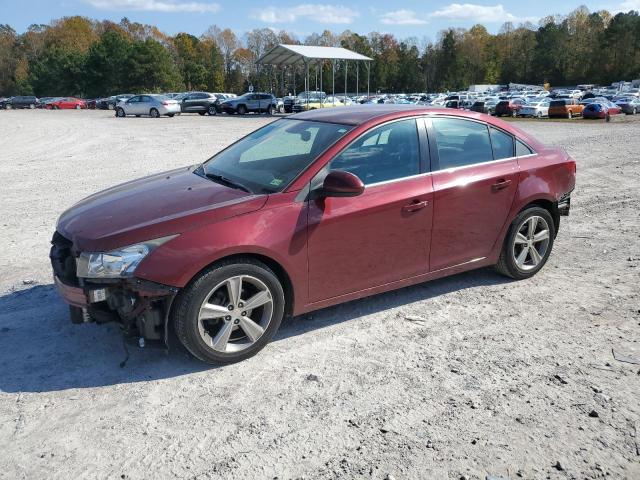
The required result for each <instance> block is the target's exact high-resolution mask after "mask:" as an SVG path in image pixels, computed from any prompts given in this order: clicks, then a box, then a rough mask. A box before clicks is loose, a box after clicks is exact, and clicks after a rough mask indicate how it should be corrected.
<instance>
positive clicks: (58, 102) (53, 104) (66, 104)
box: [45, 97, 87, 110]
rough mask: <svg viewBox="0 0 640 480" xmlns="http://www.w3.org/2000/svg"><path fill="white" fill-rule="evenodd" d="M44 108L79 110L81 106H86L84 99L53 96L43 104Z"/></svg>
mask: <svg viewBox="0 0 640 480" xmlns="http://www.w3.org/2000/svg"><path fill="white" fill-rule="evenodd" d="M45 108H47V109H49V110H63V109H64V110H68V109H74V110H80V109H81V108H87V104H86V103H85V101H84V100H80V99H79V98H74V97H60V98H54V99H52V100H51V101H49V102H47V103H46V104H45Z"/></svg>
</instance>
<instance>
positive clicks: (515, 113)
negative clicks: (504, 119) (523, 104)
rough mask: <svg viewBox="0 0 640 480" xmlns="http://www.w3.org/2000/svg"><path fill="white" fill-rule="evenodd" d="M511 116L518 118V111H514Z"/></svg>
mask: <svg viewBox="0 0 640 480" xmlns="http://www.w3.org/2000/svg"><path fill="white" fill-rule="evenodd" d="M511 116H512V117H513V118H516V117H517V116H518V111H517V110H513V111H512V112H511Z"/></svg>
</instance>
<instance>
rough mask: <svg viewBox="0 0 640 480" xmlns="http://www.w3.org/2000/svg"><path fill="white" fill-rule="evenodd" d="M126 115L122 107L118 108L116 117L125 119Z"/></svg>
mask: <svg viewBox="0 0 640 480" xmlns="http://www.w3.org/2000/svg"><path fill="white" fill-rule="evenodd" d="M125 116H126V114H125V113H124V109H123V108H122V107H118V108H117V109H116V117H120V118H124V117H125Z"/></svg>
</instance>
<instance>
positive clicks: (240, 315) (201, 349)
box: [172, 259, 285, 363]
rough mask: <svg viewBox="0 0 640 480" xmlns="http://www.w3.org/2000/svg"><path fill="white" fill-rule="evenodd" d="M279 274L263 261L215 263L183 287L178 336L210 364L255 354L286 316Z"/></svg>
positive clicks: (179, 299) (176, 308) (176, 309)
mask: <svg viewBox="0 0 640 480" xmlns="http://www.w3.org/2000/svg"><path fill="white" fill-rule="evenodd" d="M284 307H285V298H284V291H283V289H282V285H281V284H280V282H279V280H278V278H277V277H276V275H275V274H274V273H273V272H272V271H271V269H269V267H267V266H266V265H264V264H263V263H261V262H258V261H255V260H253V259H240V260H237V261H234V262H223V263H220V264H218V265H215V266H213V267H211V268H209V269H207V270H205V271H204V272H203V273H201V274H200V275H199V276H198V277H196V278H195V280H193V281H192V282H191V284H190V285H189V286H188V287H186V288H185V289H184V290H182V291H181V292H180V294H179V295H178V297H177V298H176V303H175V305H174V308H173V311H172V318H173V321H174V325H175V330H176V334H177V336H178V338H179V339H180V341H181V342H182V344H183V345H184V346H185V348H186V349H187V350H189V352H191V353H192V354H193V355H194V356H195V357H196V358H198V359H200V360H202V361H203V362H207V363H233V362H238V361H241V360H244V359H246V358H249V357H251V356H253V355H255V354H256V353H257V352H258V351H260V350H261V349H262V348H263V347H264V346H265V345H266V344H267V343H268V342H269V340H271V338H272V337H273V335H274V334H275V332H276V331H277V330H278V327H279V326H280V322H281V321H282V318H283V316H284Z"/></svg>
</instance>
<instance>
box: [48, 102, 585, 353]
mask: <svg viewBox="0 0 640 480" xmlns="http://www.w3.org/2000/svg"><path fill="white" fill-rule="evenodd" d="M345 113H346V112H345V111H344V110H343V109H334V108H330V109H322V110H315V111H310V112H304V113H301V114H297V115H293V116H290V117H288V118H283V119H280V120H277V121H275V122H271V123H269V124H268V125H266V126H264V127H262V128H261V129H259V130H257V131H255V132H253V133H250V134H249V135H247V136H246V137H244V138H243V139H241V140H239V141H237V142H235V143H234V144H232V145H231V146H229V147H228V148H226V149H224V150H222V151H221V152H219V153H217V154H216V155H214V156H213V157H212V158H211V159H209V160H207V161H206V162H204V163H203V164H201V165H196V166H192V167H188V168H180V169H177V170H173V171H170V172H166V173H160V174H156V175H152V176H150V177H146V178H142V179H139V180H136V181H132V182H128V183H126V184H123V185H120V186H118V187H115V188H112V189H110V190H106V191H103V192H101V193H99V194H97V195H93V196H90V197H88V198H86V199H85V200H83V201H80V202H79V203H77V204H76V205H74V206H72V207H71V208H70V209H68V210H66V211H65V212H64V213H63V214H62V216H61V217H60V219H59V220H58V223H57V227H56V232H55V234H54V236H53V240H52V244H53V245H52V248H51V253H50V257H51V262H52V266H53V271H54V279H55V284H56V286H57V288H58V290H59V292H60V293H61V295H62V297H63V298H64V299H65V300H66V301H67V303H69V304H70V305H71V309H70V312H71V319H72V320H73V321H75V322H77V323H85V322H91V321H94V320H95V321H98V322H100V323H103V322H108V321H115V322H119V323H120V324H121V325H122V327H123V331H124V332H125V334H127V335H129V336H132V337H134V338H138V337H139V338H140V339H141V343H142V341H144V340H145V339H146V340H162V339H164V338H166V337H165V335H166V332H167V328H168V322H172V323H173V326H174V328H175V332H176V334H177V336H178V338H179V339H180V341H181V342H182V343H183V344H184V346H185V347H186V348H187V350H189V351H190V352H191V353H192V354H193V355H194V356H195V357H197V358H199V359H200V360H203V361H205V362H211V363H229V362H236V361H240V360H243V359H245V358H248V357H250V356H252V355H254V354H255V353H257V352H258V351H259V350H260V349H262V348H263V347H264V346H265V345H266V344H267V343H268V342H269V340H270V339H271V338H272V337H273V335H274V334H275V333H276V331H277V330H278V327H279V326H280V323H281V321H282V319H283V317H285V316H295V315H300V314H303V313H306V312H310V311H313V310H316V309H319V308H323V307H327V306H330V305H334V304H338V303H342V302H347V301H349V300H353V299H357V298H361V297H365V296H368V295H373V294H376V293H380V292H383V291H387V290H392V289H396V288H400V287H405V286H408V285H412V284H416V283H419V282H424V281H427V280H432V279H435V278H439V277H443V276H446V275H451V274H455V273H459V272H462V271H466V270H472V269H475V268H481V267H485V266H489V265H494V266H495V267H496V269H497V270H498V272H500V273H502V274H503V275H506V276H508V277H511V278H514V279H525V278H529V277H532V276H533V275H535V274H536V273H537V272H538V271H539V270H540V269H541V268H542V267H543V266H544V265H545V263H546V262H547V260H548V259H549V255H550V254H551V251H552V248H553V243H554V239H555V237H556V234H557V232H558V228H559V225H560V215H565V214H568V212H569V208H570V195H571V192H572V190H573V188H574V185H575V173H576V163H575V161H574V160H573V159H571V158H570V157H569V156H568V155H567V153H566V152H565V151H564V150H563V149H561V148H556V147H547V146H545V145H543V144H542V143H540V142H539V141H537V140H536V139H535V138H533V137H532V136H530V135H529V134H527V133H525V132H523V131H522V130H520V129H517V128H514V127H512V126H510V125H509V124H507V123H505V122H502V121H500V120H499V119H495V118H492V117H483V118H482V119H478V117H477V114H476V113H471V112H464V111H453V110H444V109H437V108H436V109H429V108H422V107H411V106H407V105H381V106H365V105H362V106H353V107H351V108H350V109H349V110H348V115H345ZM423 118H428V119H429V123H428V125H426V124H425V123H424V122H423ZM430 147H431V148H430ZM496 160H500V161H496ZM425 175H429V181H428V182H427V181H425V178H426V177H425ZM132 205H135V208H132ZM398 232H402V234H401V235H399V234H398ZM541 301H542V300H541Z"/></svg>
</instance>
